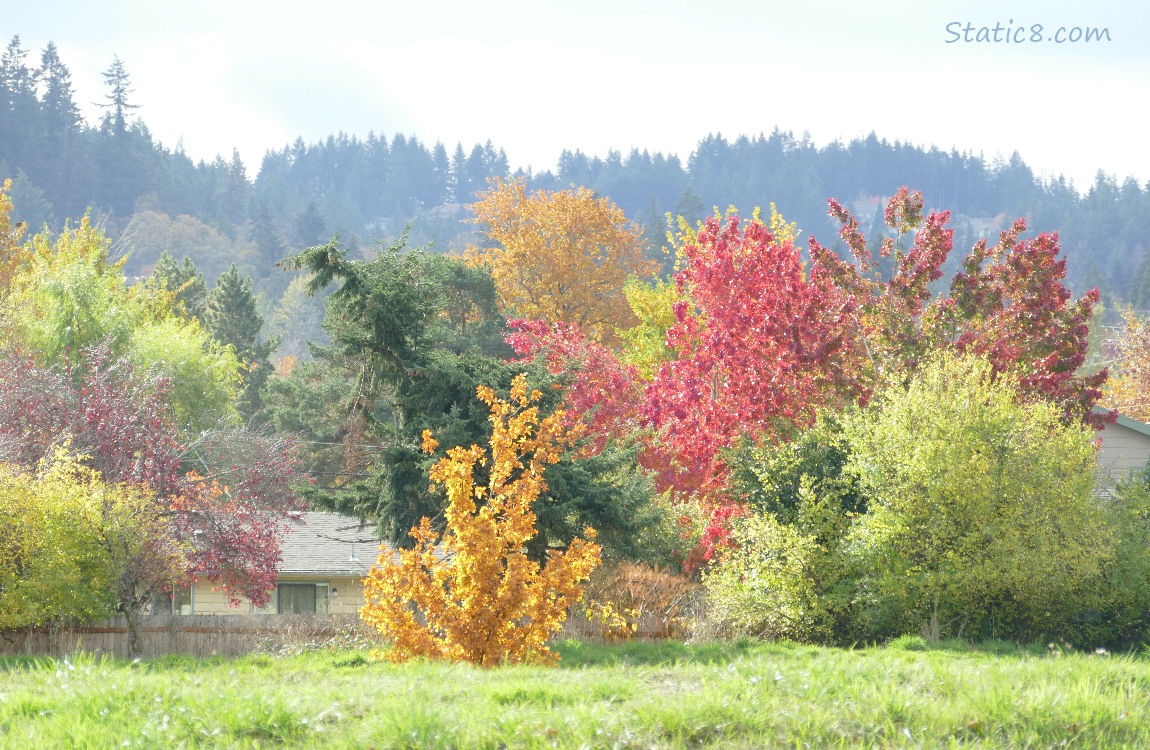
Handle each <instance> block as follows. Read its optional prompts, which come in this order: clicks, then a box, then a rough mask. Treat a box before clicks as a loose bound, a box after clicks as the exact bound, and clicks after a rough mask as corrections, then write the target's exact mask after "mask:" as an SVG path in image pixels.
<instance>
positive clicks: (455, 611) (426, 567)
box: [360, 375, 600, 667]
mask: <svg viewBox="0 0 1150 750" xmlns="http://www.w3.org/2000/svg"><path fill="white" fill-rule="evenodd" d="M477 392H478V396H479V398H480V399H481V400H482V401H483V402H484V403H486V404H487V406H488V408H490V410H491V417H490V419H491V424H492V435H491V443H490V449H489V451H484V450H483V449H482V448H480V447H479V446H477V445H472V446H471V447H470V448H461V447H457V448H452V449H451V450H449V451H448V452H447V455H446V456H445V457H444V458H442V459H441V460H440V461H439V462H438V463H437V464H436V465H435V466H434V467H433V468H432V470H431V478H432V480H433V481H435V482H437V483H439V484H441V485H442V486H443V487H444V489H445V490H446V492H447V497H448V505H447V509H446V511H445V516H446V528H445V530H444V532H443V534H442V536H441V535H440V534H438V533H437V532H435V531H433V530H432V528H431V521H430V520H429V519H427V518H426V517H425V518H424V519H423V520H422V522H421V523H420V525H419V526H418V527H416V528H413V529H412V530H411V535H412V536H413V537H414V538H415V541H416V543H415V547H414V548H413V549H410V550H404V551H402V552H400V553H399V560H398V561H396V560H395V559H394V557H393V553H392V552H391V550H390V549H389V548H386V547H381V550H382V554H380V557H379V560H378V562H377V564H376V565H375V566H374V567H372V569H371V571H370V572H369V573H368V575H367V578H365V579H364V594H365V598H366V603H365V604H364V606H363V607H362V608H361V609H360V617H361V618H362V619H363V621H364V622H365V623H367V624H369V625H371V626H373V627H375V628H377V629H378V630H379V631H380V632H381V633H383V634H384V636H385V637H387V638H388V639H389V640H390V641H392V644H393V645H392V647H391V649H390V650H389V651H388V652H387V657H388V658H390V659H391V660H393V661H407V660H409V659H412V658H419V657H423V658H429V659H444V660H448V661H466V662H471V663H473V664H477V665H481V666H484V667H493V666H496V665H499V664H503V663H523V662H535V663H543V664H553V663H554V662H555V661H556V660H557V658H558V657H557V655H556V654H555V653H554V652H552V651H551V650H550V649H548V648H547V640H548V639H549V638H550V637H551V636H552V635H554V634H555V633H556V632H557V631H558V630H559V628H560V627H561V626H562V624H563V621H564V620H565V619H566V616H567V609H568V607H570V606H571V605H572V604H574V603H575V602H577V601H579V600H580V599H581V598H582V595H583V588H582V582H583V581H586V580H587V578H588V576H590V574H591V572H592V571H593V570H594V569H595V568H596V567H597V566H598V564H599V562H600V549H599V545H598V544H596V543H595V542H594V541H593V539H594V537H595V531H594V529H591V528H588V529H587V530H586V532H585V534H584V536H585V538H577V539H574V540H573V541H572V542H571V544H570V545H569V546H568V548H567V549H566V550H563V551H557V550H553V551H551V553H550V556H549V557H548V559H547V561H546V563H545V564H544V565H542V566H540V565H539V563H537V562H535V561H533V560H531V559H530V558H529V557H528V556H527V554H526V550H525V547H526V544H527V542H528V540H530V539H532V538H533V537H534V536H535V534H536V527H535V520H536V517H535V513H534V511H532V509H531V504H532V502H533V501H534V500H535V499H536V498H537V497H539V495H540V494H541V493H543V492H545V491H546V489H547V483H546V481H545V480H544V478H543V470H544V468H545V467H546V466H547V465H548V464H553V463H555V462H556V461H558V460H559V457H560V453H561V451H562V449H564V448H566V447H568V446H569V445H570V443H571V439H572V435H571V433H570V432H569V431H568V430H567V429H566V428H565V427H564V425H563V412H561V411H560V412H556V413H554V414H551V415H549V416H546V417H543V418H540V416H539V409H538V406H536V405H535V404H536V402H537V401H538V400H539V398H540V395H541V394H540V393H539V392H538V391H532V392H528V390H527V381H526V377H525V376H523V375H519V376H517V377H516V378H515V380H514V382H513V383H512V387H511V394H510V398H509V399H508V401H501V400H500V399H499V398H497V397H496V395H495V393H494V392H493V391H492V389H490V388H488V387H486V386H480V387H479V388H478V389H477ZM423 447H424V450H426V451H429V452H430V451H434V450H435V449H436V447H437V443H436V441H435V440H434V438H432V437H431V435H430V434H429V433H427V432H425V433H424V438H423ZM477 465H484V466H489V479H488V481H487V483H486V484H484V485H477V484H476V479H475V468H476V466H477Z"/></svg>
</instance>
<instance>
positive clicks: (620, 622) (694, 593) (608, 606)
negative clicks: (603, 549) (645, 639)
mask: <svg viewBox="0 0 1150 750" xmlns="http://www.w3.org/2000/svg"><path fill="white" fill-rule="evenodd" d="M701 590H702V587H701V586H700V585H699V584H698V583H696V582H695V581H692V580H691V579H690V578H688V577H687V576H685V575H682V574H676V573H669V572H667V571H664V570H660V569H659V568H657V567H653V566H651V565H646V564H644V563H631V562H624V563H619V564H618V565H614V566H611V567H604V568H602V569H600V570H599V571H597V572H596V573H595V574H594V575H593V576H592V577H591V580H590V581H588V582H587V585H586V586H585V587H584V599H585V600H586V606H585V607H583V614H584V615H585V616H586V618H587V620H588V621H589V622H591V623H592V624H593V625H595V626H597V627H598V628H599V632H598V633H597V635H598V636H599V637H600V638H603V639H604V640H628V639H630V638H631V637H633V636H634V635H636V634H637V633H638V632H639V623H640V621H643V620H646V621H647V622H648V623H649V625H648V628H647V630H648V631H649V632H648V633H647V634H649V635H651V636H657V637H665V638H685V637H686V636H687V635H688V634H689V633H690V632H691V630H692V628H693V626H694V617H695V609H696V606H697V604H698V603H699V599H700V598H701V597H700V594H701Z"/></svg>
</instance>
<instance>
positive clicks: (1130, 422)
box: [1094, 406, 1150, 437]
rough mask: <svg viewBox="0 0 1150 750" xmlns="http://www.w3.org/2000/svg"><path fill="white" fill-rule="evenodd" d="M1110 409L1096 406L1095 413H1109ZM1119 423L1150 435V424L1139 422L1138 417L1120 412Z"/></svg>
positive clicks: (1129, 428) (1142, 433)
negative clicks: (1131, 416)
mask: <svg viewBox="0 0 1150 750" xmlns="http://www.w3.org/2000/svg"><path fill="white" fill-rule="evenodd" d="M1110 411H1111V410H1110V409H1105V408H1103V407H1101V406H1095V407H1094V413H1095V414H1109V413H1110ZM1117 424H1119V425H1121V426H1123V427H1125V428H1126V429H1128V430H1134V432H1137V433H1139V434H1141V435H1145V436H1147V437H1150V424H1146V423H1145V422H1139V421H1138V420H1137V419H1131V418H1130V417H1127V416H1124V415H1122V414H1119V415H1118V421H1117Z"/></svg>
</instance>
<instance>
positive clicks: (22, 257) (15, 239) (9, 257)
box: [0, 180, 29, 297]
mask: <svg viewBox="0 0 1150 750" xmlns="http://www.w3.org/2000/svg"><path fill="white" fill-rule="evenodd" d="M11 189H12V180H4V182H3V184H0V297H3V296H4V295H6V294H7V293H8V287H9V286H11V284H12V277H13V276H15V275H16V273H17V272H18V271H19V270H20V268H22V267H23V266H24V265H25V264H26V263H27V262H28V255H29V253H28V250H27V249H26V248H25V247H24V246H23V244H22V240H23V238H24V229H25V226H24V222H17V223H15V224H13V223H12V209H13V205H12V198H11V197H10V196H9V195H8V193H9V191H10V190H11Z"/></svg>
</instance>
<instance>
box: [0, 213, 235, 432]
mask: <svg viewBox="0 0 1150 750" xmlns="http://www.w3.org/2000/svg"><path fill="white" fill-rule="evenodd" d="M108 247H109V243H108V240H107V239H106V238H105V237H104V235H103V233H102V232H101V231H100V230H99V229H98V228H96V227H94V226H92V224H91V222H90V221H89V220H88V218H87V217H85V218H84V219H83V220H82V221H81V222H80V224H79V226H77V227H75V228H71V227H65V228H64V231H63V232H62V233H61V234H60V235H59V236H57V237H55V238H53V237H52V236H50V235H48V234H46V233H44V234H39V235H37V236H36V237H34V238H33V240H32V252H31V254H30V256H29V257H28V260H27V262H26V264H25V265H24V266H23V267H22V268H21V269H20V270H19V272H17V273H16V274H15V275H14V276H13V278H12V282H11V286H10V290H9V294H8V298H7V299H6V300H5V304H4V310H3V311H4V315H3V316H0V317H2V320H3V327H4V333H5V340H6V343H7V344H8V345H9V346H12V347H16V348H23V349H25V350H27V351H30V352H31V353H33V354H34V355H35V357H36V358H37V360H38V361H39V362H40V363H41V364H47V365H53V364H63V363H65V362H71V363H77V362H79V361H81V359H82V358H83V357H85V356H87V354H86V353H88V352H91V351H94V350H95V349H96V348H97V347H100V346H104V347H107V349H108V350H109V351H110V352H111V354H113V355H115V356H122V357H124V358H126V359H127V360H129V361H130V362H131V363H132V364H133V365H135V366H136V367H138V368H139V369H140V370H141V371H143V370H147V369H149V368H151V369H153V370H154V371H155V372H156V373H157V374H160V375H164V376H168V377H170V378H171V379H172V380H173V386H172V389H171V392H170V394H169V398H170V400H171V403H172V407H173V410H174V412H175V415H176V419H177V422H178V423H179V424H180V425H181V426H182V427H184V428H185V429H187V430H190V431H196V430H199V429H203V428H205V427H208V426H212V425H216V424H218V423H220V422H221V421H224V422H227V421H230V420H232V419H234V418H235V416H236V411H235V406H234V401H235V398H236V391H237V387H238V383H239V362H238V360H237V359H236V356H235V353H234V352H233V351H232V350H230V349H228V348H227V347H225V346H221V345H218V344H216V343H214V342H213V341H212V340H211V339H210V338H209V336H208V334H207V332H206V331H205V330H204V329H203V328H202V327H201V326H200V324H199V323H198V322H197V321H196V320H186V319H184V318H182V317H179V316H177V315H175V314H174V313H173V311H172V295H171V293H169V292H163V291H159V290H157V289H156V288H155V287H154V286H151V285H147V284H143V285H137V286H134V287H127V286H126V285H125V279H124V275H123V272H122V266H123V261H122V260H121V261H118V262H112V261H111V260H110V258H109V257H108Z"/></svg>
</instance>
